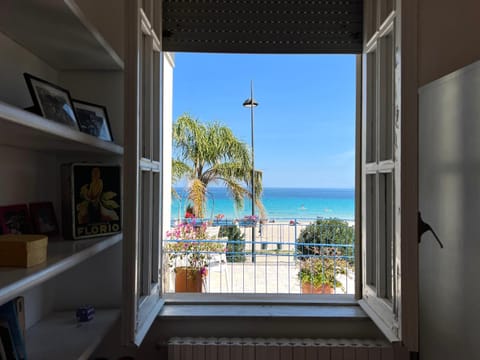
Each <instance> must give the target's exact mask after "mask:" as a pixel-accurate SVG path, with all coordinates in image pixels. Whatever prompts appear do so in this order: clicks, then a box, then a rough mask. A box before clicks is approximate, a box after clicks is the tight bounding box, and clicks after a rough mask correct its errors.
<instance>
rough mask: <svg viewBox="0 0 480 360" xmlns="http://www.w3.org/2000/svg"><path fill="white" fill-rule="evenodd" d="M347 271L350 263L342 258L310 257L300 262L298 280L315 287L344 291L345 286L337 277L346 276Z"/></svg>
mask: <svg viewBox="0 0 480 360" xmlns="http://www.w3.org/2000/svg"><path fill="white" fill-rule="evenodd" d="M347 269H348V263H347V262H346V261H345V260H343V259H341V258H330V257H310V258H308V259H305V260H302V261H301V262H300V271H299V272H298V278H299V279H300V281H301V282H302V284H311V285H312V286H313V287H320V286H322V285H327V286H330V287H332V288H336V287H341V288H342V289H343V284H342V283H341V282H340V281H338V280H337V279H336V276H337V275H340V274H346V272H347Z"/></svg>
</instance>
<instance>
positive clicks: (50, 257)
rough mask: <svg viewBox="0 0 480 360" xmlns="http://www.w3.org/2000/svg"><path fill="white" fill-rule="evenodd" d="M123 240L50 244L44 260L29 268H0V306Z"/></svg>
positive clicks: (108, 238) (114, 237)
mask: <svg viewBox="0 0 480 360" xmlns="http://www.w3.org/2000/svg"><path fill="white" fill-rule="evenodd" d="M121 240H122V235H121V234H117V235H113V236H107V237H99V238H94V239H87V240H78V241H70V240H66V241H51V242H50V243H49V244H48V251H47V261H45V262H44V263H42V264H39V265H36V266H33V267H30V268H0V304H3V303H5V302H7V301H8V300H11V299H13V298H14V297H15V296H18V295H21V294H22V293H23V292H24V291H26V290H28V289H30V288H31V287H33V286H36V285H39V284H41V283H42V282H45V281H47V280H50V279H52V278H53V277H55V276H56V275H58V274H61V273H62V272H64V271H66V270H68V269H70V268H72V267H74V266H76V265H78V264H80V263H81V262H83V261H85V260H87V259H89V258H91V257H92V256H94V255H96V254H98V253H100V252H102V251H104V250H106V249H108V248H109V247H111V246H113V245H115V244H117V243H118V242H120V241H121Z"/></svg>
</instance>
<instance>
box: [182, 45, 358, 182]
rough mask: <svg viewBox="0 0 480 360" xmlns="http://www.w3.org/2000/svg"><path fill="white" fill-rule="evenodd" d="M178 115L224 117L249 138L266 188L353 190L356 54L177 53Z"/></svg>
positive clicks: (223, 120)
mask: <svg viewBox="0 0 480 360" xmlns="http://www.w3.org/2000/svg"><path fill="white" fill-rule="evenodd" d="M173 78H174V85H173V89H174V90H173V91H174V93H173V95H174V96H173V99H174V100H173V117H174V121H175V119H177V118H178V116H180V115H181V114H183V113H188V114H190V115H192V116H193V117H195V118H198V119H200V120H201V121H204V122H207V121H219V122H221V123H223V124H225V125H227V126H229V127H230V128H231V129H232V130H233V132H234V133H235V134H236V136H237V137H238V138H239V139H241V140H243V141H245V142H246V143H247V144H249V145H250V144H251V142H250V131H251V127H250V109H248V108H244V107H243V106H242V103H243V101H244V100H246V99H247V98H248V97H249V96H250V80H253V83H254V98H255V99H256V100H257V101H258V102H259V106H258V107H256V108H255V126H254V135H255V167H256V168H257V169H260V170H262V171H263V184H264V186H265V187H302V188H353V187H354V156H355V153H354V150H355V56H354V55H233V54H189V53H176V54H175V69H174V77H173Z"/></svg>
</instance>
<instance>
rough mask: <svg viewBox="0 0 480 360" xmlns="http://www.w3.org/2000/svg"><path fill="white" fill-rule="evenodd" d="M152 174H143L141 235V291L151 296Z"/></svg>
mask: <svg viewBox="0 0 480 360" xmlns="http://www.w3.org/2000/svg"><path fill="white" fill-rule="evenodd" d="M152 203H153V199H152V173H151V172H149V171H142V172H141V200H140V206H139V208H140V209H141V216H140V221H141V228H140V230H139V231H140V234H139V246H140V253H141V259H142V261H141V262H140V264H142V265H141V269H140V290H141V294H142V295H150V284H151V278H152V276H151V268H152V266H151V263H152Z"/></svg>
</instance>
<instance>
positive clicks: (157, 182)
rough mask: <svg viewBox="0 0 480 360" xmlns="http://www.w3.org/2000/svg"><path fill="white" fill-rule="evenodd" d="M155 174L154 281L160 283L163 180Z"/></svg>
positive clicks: (153, 190)
mask: <svg viewBox="0 0 480 360" xmlns="http://www.w3.org/2000/svg"><path fill="white" fill-rule="evenodd" d="M152 176H153V189H152V210H153V213H152V255H151V256H152V270H151V274H152V279H151V281H152V283H154V284H155V283H158V275H159V269H160V266H161V265H160V264H159V261H160V258H161V257H160V253H159V251H160V241H161V239H160V237H161V235H160V230H161V226H160V219H161V214H160V204H161V194H160V191H161V190H160V189H161V187H160V186H161V181H160V173H158V172H154V173H153V174H152Z"/></svg>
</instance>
